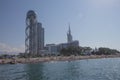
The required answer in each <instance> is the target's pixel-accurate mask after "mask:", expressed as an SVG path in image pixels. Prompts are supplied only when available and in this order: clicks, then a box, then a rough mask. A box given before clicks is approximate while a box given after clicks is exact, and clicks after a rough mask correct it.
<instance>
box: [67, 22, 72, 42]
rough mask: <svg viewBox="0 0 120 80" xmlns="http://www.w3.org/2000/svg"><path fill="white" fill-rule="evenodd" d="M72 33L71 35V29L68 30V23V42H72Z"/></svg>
mask: <svg viewBox="0 0 120 80" xmlns="http://www.w3.org/2000/svg"><path fill="white" fill-rule="evenodd" d="M72 41H73V40H72V35H71V30H70V24H69V30H68V33H67V42H68V43H70V42H72Z"/></svg>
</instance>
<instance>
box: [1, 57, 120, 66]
mask: <svg viewBox="0 0 120 80" xmlns="http://www.w3.org/2000/svg"><path fill="white" fill-rule="evenodd" d="M119 57H120V55H90V56H88V55H87V56H51V57H37V58H16V59H0V64H17V63H21V64H26V63H41V62H51V61H74V60H84V59H101V58H119Z"/></svg>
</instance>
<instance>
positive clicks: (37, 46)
mask: <svg viewBox="0 0 120 80" xmlns="http://www.w3.org/2000/svg"><path fill="white" fill-rule="evenodd" d="M25 34H26V37H25V53H27V54H31V55H37V54H39V53H40V50H42V49H43V48H44V28H42V23H39V22H38V21H37V15H36V13H35V12H34V11H33V10H29V11H28V12H27V15H26V29H25Z"/></svg>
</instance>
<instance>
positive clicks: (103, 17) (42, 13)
mask: <svg viewBox="0 0 120 80" xmlns="http://www.w3.org/2000/svg"><path fill="white" fill-rule="evenodd" d="M31 9H32V10H34V11H36V13H37V17H38V21H40V22H41V23H42V24H43V27H44V28H45V44H47V43H56V44H58V43H64V42H67V41H66V38H67V36H66V33H67V30H68V22H70V24H71V32H72V36H73V37H74V39H75V40H79V43H80V46H89V47H92V48H95V47H109V48H113V49H117V50H119V51H120V45H119V44H120V42H119V41H120V38H119V35H118V34H120V31H119V30H120V15H119V14H120V1H119V0H98V1H96V0H76V1H73V0H66V1H64V0H61V1H58V0H57V1H56V0H52V1H44V0H40V1H39V0H34V1H24V0H21V1H16V0H13V1H5V0H1V1H0V10H1V12H0V13H1V15H0V17H1V18H0V21H1V22H0V25H1V26H0V28H1V29H0V36H1V38H0V51H4V50H8V51H10V50H11V51H12V50H13V51H16V52H18V51H19V52H20V51H24V44H25V43H24V40H25V27H26V24H25V18H26V12H27V11H28V10H31ZM58 36H59V37H58Z"/></svg>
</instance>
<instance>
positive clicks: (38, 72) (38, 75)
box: [25, 63, 44, 80]
mask: <svg viewBox="0 0 120 80" xmlns="http://www.w3.org/2000/svg"><path fill="white" fill-rule="evenodd" d="M43 67H44V66H43V64H42V63H41V64H32V65H31V64H27V65H26V66H25V69H26V74H27V77H26V78H27V80H42V79H43V78H44V73H43Z"/></svg>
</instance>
